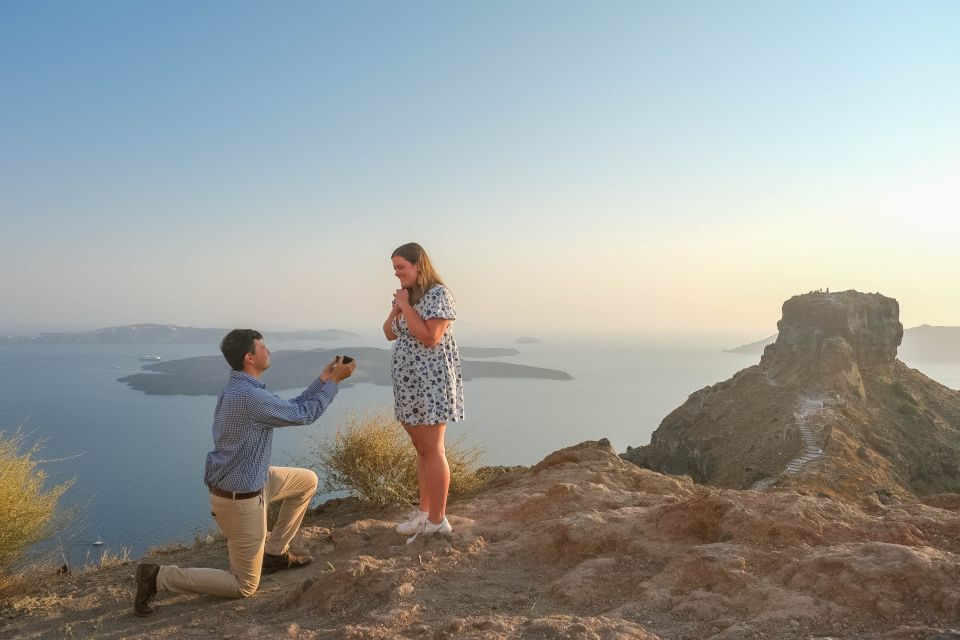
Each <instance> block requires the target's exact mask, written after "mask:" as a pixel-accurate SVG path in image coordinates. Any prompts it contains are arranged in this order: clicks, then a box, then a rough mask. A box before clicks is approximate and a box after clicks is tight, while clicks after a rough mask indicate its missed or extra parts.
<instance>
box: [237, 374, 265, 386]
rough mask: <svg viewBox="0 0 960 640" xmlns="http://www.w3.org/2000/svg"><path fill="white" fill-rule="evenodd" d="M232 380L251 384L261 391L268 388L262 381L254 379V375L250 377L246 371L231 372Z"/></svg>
mask: <svg viewBox="0 0 960 640" xmlns="http://www.w3.org/2000/svg"><path fill="white" fill-rule="evenodd" d="M230 379H231V380H237V381H238V382H249V383H250V384H252V385H253V386H255V387H259V388H261V389H263V388H265V387H266V386H267V385H265V384H263V383H262V382H261V381H260V380H257V379H256V378H254V377H253V376H252V375H250V374H249V373H247V372H246V371H231V372H230Z"/></svg>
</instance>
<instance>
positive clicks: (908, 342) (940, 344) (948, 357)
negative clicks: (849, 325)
mask: <svg viewBox="0 0 960 640" xmlns="http://www.w3.org/2000/svg"><path fill="white" fill-rule="evenodd" d="M778 335H779V334H776V333H775V334H773V335H772V336H769V337H767V338H764V339H763V340H757V341H756V342H751V343H750V344H745V345H743V346H740V347H737V348H736V349H725V350H724V352H725V353H746V354H756V355H760V354H762V353H763V350H764V348H766V346H767V345H768V344H773V343H774V342H776V340H777V336H778ZM897 357H899V358H900V359H901V360H906V361H918V362H960V327H934V326H930V325H928V324H923V325H920V326H919V327H913V328H912V329H906V330H905V331H904V332H903V342H902V343H900V347H899V348H898V349H897Z"/></svg>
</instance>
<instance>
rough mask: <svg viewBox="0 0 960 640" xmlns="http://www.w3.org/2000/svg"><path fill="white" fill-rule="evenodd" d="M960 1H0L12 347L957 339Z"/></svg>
mask: <svg viewBox="0 0 960 640" xmlns="http://www.w3.org/2000/svg"><path fill="white" fill-rule="evenodd" d="M958 33H960V3H958V2H954V1H946V2H892V3H888V2H878V1H871V2H853V1H851V2H809V1H803V2H768V1H762V2H720V1H716V2H714V1H711V2H641V1H639V0H634V1H630V2H594V1H591V2H562V1H550V2H491V1H487V0H485V1H483V2H479V1H478V2H376V3H366V2H339V3H334V2H303V3H300V2H283V3H267V2H246V3H245V2H235V1H231V2H192V1H191V2H172V1H169V0H165V1H163V2H154V3H147V2H100V1H92V2H62V3H60V2H30V1H26V0H23V1H8V2H3V3H2V4H0V216H2V232H0V269H2V273H3V278H2V280H0V295H2V313H0V333H22V332H29V331H32V330H41V329H60V328H62V329H88V328H96V327H101V326H109V325H119V324H130V323H134V322H169V323H176V324H184V325H194V326H224V327H226V326H254V327H259V328H261V329H267V330H270V329H282V328H327V327H339V328H353V329H356V330H361V331H363V332H364V333H375V332H376V331H378V330H379V329H378V327H379V325H380V324H381V322H382V321H383V318H384V317H385V316H386V313H387V311H388V305H389V302H390V298H391V293H392V291H393V289H394V288H395V286H396V285H395V280H394V279H393V277H392V271H391V266H390V260H389V256H390V252H391V251H392V250H393V248H394V247H396V246H397V245H399V244H401V243H403V242H407V241H410V240H416V241H419V242H420V243H421V244H423V245H424V246H425V247H426V248H427V250H428V251H429V252H430V253H431V255H432V256H433V258H434V261H435V264H436V265H437V267H438V268H439V270H440V273H441V275H442V276H443V277H444V278H445V280H446V281H447V283H448V284H449V285H450V287H451V289H452V290H453V292H454V295H455V296H456V298H457V302H458V307H459V312H460V320H461V321H462V322H463V323H469V325H470V326H473V327H480V328H495V329H500V330H505V331H508V332H512V331H515V332H516V334H517V335H522V334H530V333H533V334H534V335H536V333H537V332H557V331H577V332H579V333H582V334H588V335H619V334H629V333H637V334H645V335H649V334H654V333H658V332H670V333H673V334H677V333H703V332H708V333H713V334H725V335H729V336H742V337H743V338H744V339H745V340H746V339H755V338H761V337H763V336H765V335H768V334H770V333H772V332H773V331H774V330H775V323H776V321H777V319H779V317H780V306H781V304H782V303H783V301H784V300H786V299H787V298H789V297H790V296H791V295H794V294H797V293H803V292H806V291H809V290H811V289H817V288H821V287H829V288H830V289H831V290H841V289H848V288H855V289H858V290H861V291H879V292H881V293H884V294H885V295H888V296H892V297H895V298H897V299H898V300H899V301H900V307H901V319H902V320H903V322H904V325H905V326H907V327H910V326H915V325H917V324H921V323H929V324H941V325H960V288H958V287H957V285H956V278H957V274H958V273H960V250H958V245H960V38H958V37H957V34H958Z"/></svg>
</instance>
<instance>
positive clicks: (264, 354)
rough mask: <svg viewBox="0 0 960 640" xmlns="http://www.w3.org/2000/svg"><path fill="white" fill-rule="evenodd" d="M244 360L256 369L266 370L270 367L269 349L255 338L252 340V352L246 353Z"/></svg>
mask: <svg viewBox="0 0 960 640" xmlns="http://www.w3.org/2000/svg"><path fill="white" fill-rule="evenodd" d="M246 361H247V363H248V364H250V365H251V366H252V367H253V368H254V369H256V370H257V371H266V370H267V369H269V368H270V349H268V348H267V345H265V344H264V343H263V340H261V339H259V338H257V339H256V340H254V341H253V353H248V354H247V358H246Z"/></svg>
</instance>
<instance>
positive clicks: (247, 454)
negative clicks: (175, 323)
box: [203, 371, 339, 493]
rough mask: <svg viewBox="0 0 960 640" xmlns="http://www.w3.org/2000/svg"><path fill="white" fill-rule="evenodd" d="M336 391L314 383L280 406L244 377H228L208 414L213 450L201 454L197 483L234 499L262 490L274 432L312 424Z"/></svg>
mask: <svg viewBox="0 0 960 640" xmlns="http://www.w3.org/2000/svg"><path fill="white" fill-rule="evenodd" d="M337 391H339V387H338V386H337V383H336V382H333V381H332V380H331V381H328V382H323V381H321V380H320V379H319V378H317V379H316V380H314V381H313V384H311V385H310V386H309V387H307V388H306V390H305V391H304V392H303V393H301V394H300V395H299V396H297V397H296V398H294V399H293V400H284V399H283V398H281V397H280V396H278V395H277V394H275V393H272V392H270V391H267V389H266V388H265V385H264V384H263V383H262V382H260V381H259V380H258V379H257V378H255V377H253V376H251V375H250V374H248V373H244V372H243V371H231V372H230V380H229V381H228V382H227V386H226V387H224V389H223V391H222V392H221V393H220V398H219V399H218V400H217V409H216V411H214V414H213V445H214V449H213V451H211V452H210V453H208V454H207V468H206V472H205V473H204V479H203V481H204V482H205V483H207V485H208V486H211V487H216V488H217V489H223V490H224V491H232V492H236V493H246V492H249V491H259V490H260V489H262V488H263V487H264V486H265V485H266V484H267V473H268V470H269V468H270V452H271V450H272V447H273V430H274V428H276V427H288V426H291V425H298V424H310V423H312V422H315V421H316V420H317V418H319V417H320V416H321V414H323V412H324V411H326V410H327V407H329V406H330V403H331V402H333V398H334V397H335V396H336V395H337Z"/></svg>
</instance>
